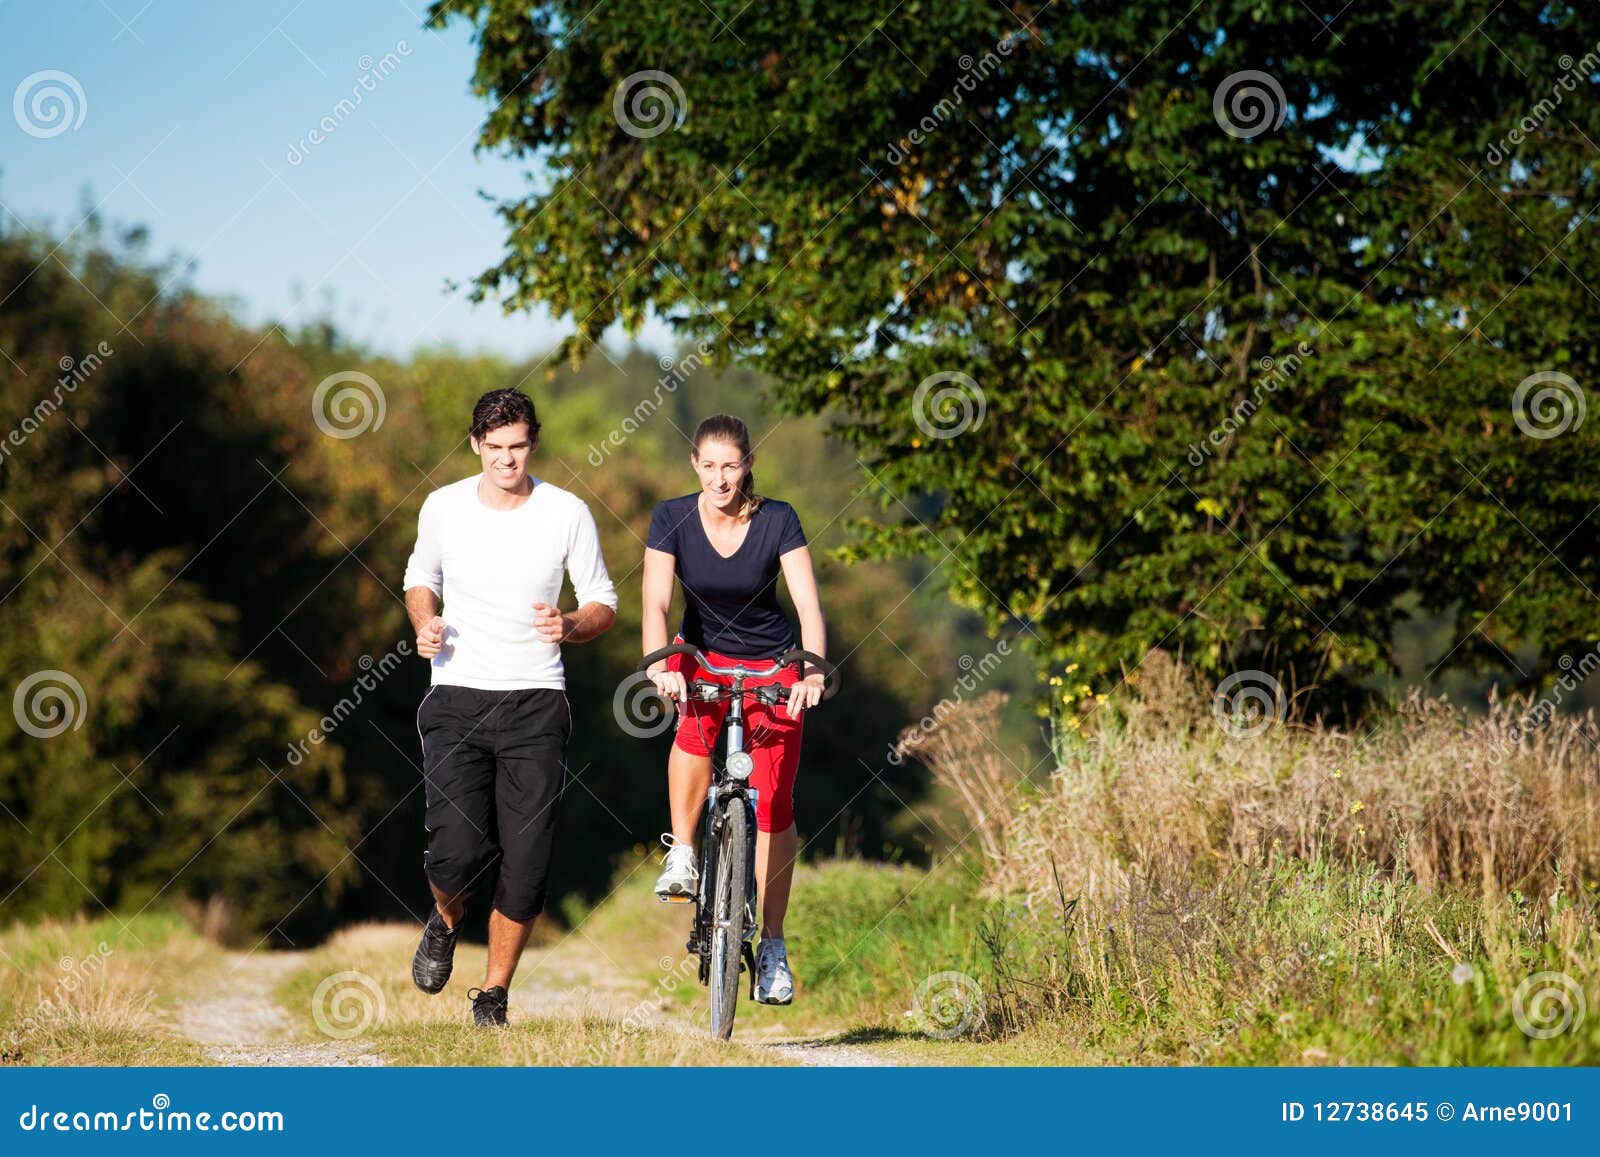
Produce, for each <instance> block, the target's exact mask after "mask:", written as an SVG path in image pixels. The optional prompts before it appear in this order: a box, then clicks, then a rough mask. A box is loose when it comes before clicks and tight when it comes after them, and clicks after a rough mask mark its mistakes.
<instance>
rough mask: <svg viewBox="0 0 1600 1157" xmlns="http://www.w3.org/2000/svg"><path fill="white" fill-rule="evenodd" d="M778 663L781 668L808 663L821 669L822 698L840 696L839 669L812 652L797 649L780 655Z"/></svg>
mask: <svg viewBox="0 0 1600 1157" xmlns="http://www.w3.org/2000/svg"><path fill="white" fill-rule="evenodd" d="M777 662H778V666H780V667H787V666H788V665H789V664H790V663H798V662H806V663H810V664H811V665H812V666H814V667H818V668H820V669H821V671H822V678H823V685H822V697H823V698H824V699H832V698H833V697H834V696H835V695H836V694H838V692H839V669H838V668H837V667H835V666H834V665H833V664H832V663H830V662H828V660H826V659H824V658H823V657H822V656H821V655H817V654H813V653H812V652H810V651H802V650H800V649H799V648H796V649H795V650H793V651H786V652H784V653H783V654H782V655H779V656H778V660H777Z"/></svg>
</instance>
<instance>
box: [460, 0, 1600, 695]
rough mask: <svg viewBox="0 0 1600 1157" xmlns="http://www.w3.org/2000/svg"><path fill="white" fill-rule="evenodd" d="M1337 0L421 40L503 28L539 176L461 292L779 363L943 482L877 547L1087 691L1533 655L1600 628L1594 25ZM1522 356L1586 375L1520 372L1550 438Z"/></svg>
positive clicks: (510, 21) (918, 488)
mask: <svg viewBox="0 0 1600 1157" xmlns="http://www.w3.org/2000/svg"><path fill="white" fill-rule="evenodd" d="M1319 11H1320V9H1316V8H1315V6H1308V5H1306V4H1304V3H1301V2H1300V0H1223V2H1219V3H1214V4H1205V5H1199V6H1191V5H1190V4H1188V3H1173V2H1166V0H1131V2H1130V0H1058V2H1057V3H1054V4H1050V5H1039V4H1032V3H1025V4H1018V5H1009V6H1008V5H1004V4H988V3H928V2H920V0H908V2H907V3H904V4H900V5H897V6H895V7H894V8H893V10H892V11H883V10H881V9H880V8H878V7H875V6H871V5H858V4H850V3H843V2H827V0H814V2H806V3H798V4H792V5H766V6H763V5H754V6H746V5H742V4H740V3H738V2H736V0H662V2H660V3H655V4H649V5H632V6H628V7H625V8H620V9H608V10H606V12H605V13H604V15H603V16H595V15H593V14H591V13H590V12H589V11H588V5H587V4H571V3H566V2H555V3H541V4H535V5H532V6H531V7H530V6H529V5H528V4H525V3H520V2H512V0H438V2H437V3H435V4H434V5H433V7H432V9H431V13H430V15H431V18H432V19H433V20H434V21H435V22H439V23H443V22H447V21H449V20H450V19H452V18H462V19H464V20H466V21H468V22H470V24H471V25H472V26H473V27H474V29H475V32H476V35H477V38H478V43H479V55H478V60H477V68H476V74H475V78H474V82H475V86H476V89H477V91H478V92H479V93H480V94H481V95H483V96H484V97H485V98H487V99H488V101H489V102H490V106H491V107H490V111H489V113H488V115H487V119H486V121H485V124H484V126H483V130H482V136H481V144H482V145H483V146H485V147H488V148H492V149H502V150H506V151H509V152H512V153H516V154H520V155H526V156H529V157H531V158H535V159H537V160H539V161H541V162H542V163H543V165H544V168H545V173H544V176H543V178H542V179H541V180H540V182H539V183H538V185H537V186H536V187H535V188H533V189H531V190H530V191H529V192H528V194H527V195H526V196H525V197H522V198H518V199H516V200H513V201H511V202H508V203H505V204H503V205H502V207H501V212H502V214H503V217H504V222H505V227H506V235H507V247H506V251H505V255H504V259H503V260H502V261H501V262H500V263H499V264H498V265H497V266H496V267H494V268H492V269H490V270H487V271H486V272H485V273H484V274H483V276H482V277H481V278H480V279H479V281H478V291H479V293H480V294H481V295H484V296H498V297H499V298H501V299H502V300H503V301H504V303H505V305H506V307H507V308H508V309H517V308H523V307H528V306H532V305H534V304H544V305H547V306H549V307H551V308H552V309H553V310H554V311H556V312H557V313H558V314H565V315H569V316H570V317H572V318H573V319H574V320H575V322H576V324H577V335H576V336H575V337H574V339H573V340H572V343H571V348H572V352H573V353H574V355H575V356H581V355H582V354H583V353H584V351H586V350H587V349H588V348H590V346H591V343H592V342H593V341H594V340H595V337H596V335H598V334H599V333H601V332H602V331H603V330H604V329H605V328H606V327H607V326H608V325H610V324H611V323H612V322H613V321H616V320H619V319H620V320H621V321H622V322H623V323H625V324H626V325H628V326H632V327H637V326H638V325H639V324H640V323H641V321H642V319H643V318H644V317H645V315H646V312H647V310H649V309H654V310H656V311H658V312H659V313H660V314H661V315H662V316H664V317H666V318H667V319H669V320H670V321H671V322H672V323H673V324H674V325H675V326H677V327H678V328H679V329H680V330H681V331H682V332H683V333H684V334H685V335H686V336H689V337H692V338H694V339H695V340H699V341H707V342H709V343H712V344H713V345H714V346H715V347H716V348H717V349H719V350H722V351H726V353H727V354H728V356H730V357H733V358H737V359H739V360H741V361H742V362H743V363H744V364H747V365H750V366H752V367H755V368H758V369H760V370H762V371H765V372H766V373H767V374H769V375H770V376H771V377H772V378H773V379H774V381H775V383H776V385H775V390H776V392H777V394H778V396H779V397H780V398H781V399H782V401H783V402H784V403H785V404H786V405H787V406H788V407H790V408H792V409H794V410H797V411H803V412H815V413H821V414H825V415H828V416H829V417H830V419H831V420H832V421H833V422H835V423H836V424H837V426H838V427H839V428H840V429H841V430H842V431H843V432H844V434H845V435H846V436H847V437H849V438H850V439H852V440H854V442H855V444H856V445H857V446H858V448H859V449H860V452H861V453H862V454H863V455H864V457H865V459H866V461H867V463H868V465H869V466H870V467H871V469H872V470H873V471H874V473H875V475H876V477H877V478H878V479H879V480H880V481H881V483H882V484H883V485H884V486H886V487H887V488H888V489H889V491H890V492H891V493H892V494H894V495H895V496H896V497H899V498H904V499H906V500H907V501H908V502H909V501H910V500H911V496H913V495H918V494H923V495H931V496H933V497H934V498H935V499H936V502H935V504H934V506H933V508H932V510H931V511H930V512H929V513H928V516H927V517H925V518H920V519H911V518H906V519H903V520H901V522H900V523H899V524H897V525H893V526H888V527H882V526H878V527H873V526H869V527H865V528H863V530H862V533H861V534H860V535H859V537H858V538H857V540H856V545H855V548H854V549H855V552H856V553H858V554H865V555H887V554H896V553H906V552H911V553H927V554H930V555H931V557H932V558H933V559H934V560H936V561H938V560H944V559H948V564H949V566H950V569H951V572H952V582H951V586H952V589H953V591H954V592H955V593H956V595H957V596H958V597H959V598H960V599H961V600H962V601H964V602H965V603H967V604H968V605H971V606H973V607H977V608H981V609H982V610H984V611H985V612H986V613H987V614H988V616H989V617H990V620H991V625H992V626H994V627H996V628H999V627H1004V626H1008V625H1009V626H1011V627H1012V628H1014V629H1016V630H1017V631H1019V632H1020V633H1021V634H1022V635H1023V636H1024V638H1026V639H1028V640H1029V641H1031V642H1033V643H1035V644H1036V645H1037V649H1038V654H1039V656H1040V658H1041V659H1042V660H1043V661H1044V662H1045V663H1047V664H1048V663H1068V662H1080V663H1083V664H1085V665H1087V666H1088V667H1089V668H1090V669H1091V670H1096V671H1099V672H1101V673H1108V672H1114V671H1115V670H1116V669H1117V668H1118V667H1119V666H1124V667H1125V666H1128V665H1131V664H1134V663H1137V662H1138V661H1139V660H1140V657H1141V656H1142V654H1143V653H1144V652H1145V650H1146V649H1147V648H1149V647H1151V646H1156V645H1161V646H1166V647H1169V648H1174V649H1182V650H1183V651H1185V652H1186V654H1187V655H1188V656H1189V657H1190V658H1191V659H1193V660H1194V661H1196V662H1198V663H1199V664H1200V666H1201V667H1202V668H1203V669H1205V670H1207V671H1209V672H1211V673H1213V674H1219V673H1222V672H1225V671H1229V670H1233V669H1236V668H1240V667H1255V666H1269V667H1271V668H1273V669H1278V670H1284V671H1287V672H1289V673H1290V674H1291V675H1292V677H1293V678H1294V679H1295V680H1296V681H1298V682H1299V683H1302V684H1304V683H1309V682H1312V681H1314V680H1320V682H1321V683H1322V684H1323V685H1324V686H1326V687H1329V688H1330V690H1331V689H1332V688H1333V687H1341V686H1342V687H1345V688H1348V687H1349V686H1350V685H1351V684H1353V683H1355V682H1357V681H1359V680H1362V679H1364V678H1367V677H1369V676H1370V675H1372V674H1373V673H1376V672H1380V671H1383V670H1385V669H1386V668H1388V666H1389V655H1390V644H1391V639H1392V635H1393V631H1394V628H1395V626H1396V624H1397V622H1398V621H1399V619H1401V618H1402V617H1403V616H1404V615H1405V614H1406V613H1407V612H1406V611H1405V610H1404V609H1403V607H1406V606H1411V607H1415V608H1416V609H1417V610H1418V611H1419V612H1420V613H1424V614H1432V615H1443V616H1446V617H1447V619H1448V621H1449V623H1450V625H1451V631H1450V639H1449V642H1450V646H1449V648H1448V651H1447V652H1446V653H1445V654H1443V655H1441V656H1439V659H1440V661H1441V662H1443V661H1448V662H1450V663H1452V664H1460V665H1463V666H1467V667H1478V668H1482V667H1486V666H1495V667H1504V666H1506V664H1507V663H1508V661H1509V658H1508V652H1509V651H1511V650H1512V649H1513V648H1514V647H1516V646H1526V645H1528V644H1529V643H1530V642H1531V643H1535V644H1538V645H1539V646H1540V647H1541V648H1542V655H1543V659H1542V660H1541V663H1542V664H1543V665H1544V666H1545V667H1548V665H1549V664H1550V663H1551V662H1553V661H1554V658H1555V657H1556V656H1557V655H1559V654H1560V653H1561V652H1563V651H1565V650H1568V649H1571V648H1574V647H1577V646H1580V645H1584V646H1587V645H1588V644H1589V643H1590V642H1591V641H1593V640H1595V639H1596V638H1597V637H1600V636H1597V632H1596V630H1595V628H1594V625H1593V620H1594V616H1593V599H1594V597H1595V596H1594V594H1593V591H1594V590H1595V589H1600V567H1597V565H1596V561H1595V559H1596V552H1595V549H1594V548H1595V530H1594V523H1593V522H1592V521H1591V520H1590V519H1589V514H1590V512H1591V508H1592V504H1591V503H1590V502H1589V501H1588V499H1589V498H1590V497H1591V496H1592V490H1593V488H1592V486H1591V485H1590V484H1589V481H1588V479H1587V477H1586V474H1585V470H1584V467H1585V465H1586V463H1587V462H1588V461H1591V460H1592V459H1593V452H1594V450H1595V448H1596V433H1595V430H1596V427H1595V425H1594V423H1592V422H1591V423H1588V424H1579V423H1577V422H1575V421H1573V420H1572V417H1575V416H1577V415H1572V416H1569V417H1568V418H1567V420H1566V421H1565V422H1563V421H1561V418H1562V414H1561V413H1560V411H1559V406H1558V404H1559V403H1562V402H1564V403H1565V404H1566V405H1567V407H1568V409H1569V411H1570V410H1573V409H1574V408H1576V407H1579V406H1581V405H1582V401H1583V399H1582V394H1581V391H1582V390H1583V389H1584V388H1587V387H1589V386H1592V385H1593V383H1594V382H1596V381H1597V380H1600V375H1597V373H1596V370H1597V368H1600V366H1597V361H1600V355H1597V351H1596V348H1595V345H1594V343H1593V342H1592V341H1590V340H1587V334H1586V333H1585V326H1584V321H1583V319H1584V318H1585V317H1591V318H1592V317H1593V316H1594V315H1595V306H1596V304H1597V303H1600V295H1597V292H1596V289H1595V288H1594V287H1595V286H1600V249H1597V247H1596V245H1595V242H1594V235H1595V234H1594V229H1595V224H1594V220H1593V216H1594V214H1595V212H1596V210H1597V207H1600V206H1597V199H1596V192H1597V190H1596V158H1597V156H1600V152H1597V149H1596V145H1595V142H1596V141H1600V85H1597V84H1596V82H1595V79H1596V73H1600V64H1597V59H1600V58H1597V56H1596V53H1597V52H1600V47H1597V45H1600V11H1597V10H1596V9H1595V8H1594V7H1593V6H1590V5H1580V4H1569V3H1559V2H1557V3H1549V2H1543V0H1454V2H1452V3H1439V2H1437V0H1395V2H1394V3H1389V4H1384V5H1350V6H1347V7H1345V8H1342V9H1339V10H1338V11H1337V13H1335V12H1334V11H1332V10H1331V9H1330V10H1329V11H1328V12H1327V13H1326V14H1324V15H1319V14H1318V12H1319ZM663 74H664V75H663ZM1241 74H1243V75H1241ZM1241 88H1242V89H1243V92H1242V93H1241V91H1240V90H1241ZM650 90H653V94H652V93H651V91H650ZM641 93H644V95H641ZM652 97H653V99H654V101H655V103H654V104H652V103H651V101H652ZM663 102H665V103H664V104H663ZM1539 373H1546V374H1549V373H1560V374H1564V375H1566V376H1567V378H1569V379H1571V381H1573V382H1575V383H1576V385H1572V386H1569V385H1568V384H1566V382H1564V381H1561V380H1559V379H1546V380H1543V381H1536V382H1535V383H1533V385H1532V386H1531V387H1528V388H1525V389H1524V391H1523V393H1522V394H1521V395H1520V396H1519V397H1518V401H1520V402H1523V403H1525V404H1524V406H1523V409H1524V419H1525V421H1524V423H1523V424H1525V425H1530V426H1532V427H1533V428H1534V429H1535V430H1536V433H1537V434H1538V435H1539V436H1530V435H1529V434H1527V433H1524V432H1523V430H1522V428H1521V425H1519V423H1518V422H1516V421H1515V420H1514V413H1513V410H1514V395H1517V394H1518V388H1519V385H1520V384H1521V383H1523V382H1524V380H1525V379H1527V378H1528V377H1529V376H1530V375H1534V374H1539ZM936 375H945V376H944V377H943V378H936V377H935V376H936ZM955 375H965V377H957V376H955ZM930 378H934V379H935V380H934V382H933V383H931V384H930V382H929V379H930ZM1552 380H1554V381H1555V382H1556V384H1555V386H1554V387H1553V388H1554V389H1555V391H1556V393H1554V394H1551V395H1549V396H1547V397H1545V398H1544V399H1543V400H1542V401H1540V402H1537V403H1535V398H1536V397H1537V396H1538V395H1539V393H1540V391H1541V390H1548V389H1550V388H1551V385H1550V382H1551V381H1552ZM919 388H920V389H921V391H922V393H921V395H920V397H919ZM951 390H954V391H956V392H955V393H949V392H948V391H951ZM941 392H944V393H945V396H944V399H943V402H942V403H940V402H939V399H940V395H941ZM919 402H920V405H919ZM962 403H964V404H965V406H966V407H967V409H968V411H969V412H970V419H971V420H966V418H967V415H966V414H964V413H963V412H962V406H961V404H962ZM980 407H981V410H980ZM1552 407H1556V408H1555V409H1552ZM980 413H981V421H979V420H977V419H978V418H979V417H980ZM919 416H920V417H921V418H922V419H923V420H922V421H921V422H920V423H919V421H918V418H919ZM1553 426H1560V427H1561V428H1562V430H1561V432H1560V433H1559V434H1558V435H1557V436H1554V437H1547V436H1543V435H1546V434H1548V433H1549V432H1550V428H1551V427H1553ZM952 429H959V430H960V433H959V434H956V435H955V436H945V435H947V434H949V433H950V431H951V430H952ZM1403 596H1410V597H1409V598H1403ZM1511 665H1512V666H1513V667H1515V666H1516V664H1515V663H1512V664H1511ZM1518 669H1519V670H1520V669H1522V668H1518ZM1528 674H1530V675H1536V674H1537V670H1535V671H1532V672H1528Z"/></svg>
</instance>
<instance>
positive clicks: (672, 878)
mask: <svg viewBox="0 0 1600 1157" xmlns="http://www.w3.org/2000/svg"><path fill="white" fill-rule="evenodd" d="M661 842H662V843H663V844H665V845H666V846H667V855H666V867H664V868H663V869H662V870H661V875H659V876H657V877H656V895H657V896H658V897H660V898H661V899H662V900H664V901H670V900H680V901H681V900H690V899H693V898H694V893H695V885H696V884H698V883H699V882H700V870H699V868H697V867H696V866H695V862H694V847H693V845H690V844H686V843H683V842H682V841H681V840H679V839H677V838H676V837H675V836H674V835H673V834H672V833H671V832H665V833H663V834H662V836H661Z"/></svg>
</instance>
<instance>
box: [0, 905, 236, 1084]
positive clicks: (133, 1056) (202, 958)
mask: <svg viewBox="0 0 1600 1157" xmlns="http://www.w3.org/2000/svg"><path fill="white" fill-rule="evenodd" d="M220 955H221V954H220V952H219V951H218V950H217V949H216V948H215V947H214V946H213V945H210V944H208V943H206V942H204V941H201V940H198V939H196V938H195V937H193V936H189V935H186V934H184V932H183V929H182V925H181V924H180V923H179V922H178V921H177V920H176V919H175V918H173V917H171V916H168V915H160V916H145V917H135V918H134V919H133V921H132V922H131V923H127V924H124V923H120V922H118V921H116V920H115V918H113V917H107V918H103V919H100V920H85V919H82V918H78V919H72V920H55V919H46V920H42V921H39V922H38V923H36V924H32V925H29V926H22V925H17V926H13V927H12V928H11V929H10V930H8V931H6V932H4V933H0V958H3V960H4V961H5V968H4V974H5V984H4V985H3V986H0V1064H21V1065H124V1064H194V1063H198V1062H199V1059H200V1057H199V1052H198V1050H197V1049H195V1048H194V1047H193V1046H191V1045H190V1044H188V1043H187V1042H184V1041H182V1040H180V1039H178V1038H177V1036H176V1034H175V1033H174V1032H173V1031H172V1028H171V1024H170V1019H171V1012H172V1010H173V1008H174V1007H175V1004H176V1002H177V999H178V997H179V995H180V990H181V986H182V985H183V983H184V981H185V979H186V978H190V977H193V976H194V975H195V974H196V973H197V972H201V971H204V970H205V969H208V968H211V967H214V966H215V965H216V962H217V960H218V959H219V957H220Z"/></svg>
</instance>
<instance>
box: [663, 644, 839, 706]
mask: <svg viewBox="0 0 1600 1157" xmlns="http://www.w3.org/2000/svg"><path fill="white" fill-rule="evenodd" d="M673 655H689V656H691V657H692V658H693V659H694V661H695V662H696V663H698V664H699V665H700V667H701V669H702V670H705V671H709V672H710V673H711V674H713V675H726V676H728V677H729V678H736V679H748V678H751V677H760V676H762V675H770V674H771V673H772V672H773V671H774V670H777V669H778V668H781V667H787V666H789V665H790V664H791V663H809V664H811V665H812V666H814V667H816V668H817V669H818V670H819V671H821V672H822V677H823V688H822V697H823V699H832V698H833V697H834V695H835V694H837V693H838V690H839V671H838V668H836V667H835V666H834V665H833V664H832V663H830V662H828V660H826V659H824V658H823V657H822V656H821V655H817V654H813V653H812V652H810V651H803V650H800V649H799V648H795V649H793V650H790V651H785V652H784V653H783V654H782V655H779V656H778V657H777V658H775V659H756V660H752V662H758V663H759V662H765V663H767V664H769V666H768V667H767V668H766V669H757V668H753V667H746V666H745V665H744V664H743V662H740V663H739V664H737V665H735V666H733V667H718V666H717V665H715V664H713V663H708V662H707V661H706V657H705V655H704V654H702V653H701V651H700V648H699V647H696V646H695V645H694V644H692V643H671V644H668V645H667V646H665V647H662V648H661V649H660V650H659V651H651V652H650V654H648V655H646V656H645V657H644V658H642V659H640V660H639V666H638V670H640V671H644V670H647V669H648V668H649V667H650V665H651V664H653V663H658V662H660V661H661V660H662V659H667V658H670V657H671V656H673ZM752 690H759V688H754V689H752Z"/></svg>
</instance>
